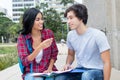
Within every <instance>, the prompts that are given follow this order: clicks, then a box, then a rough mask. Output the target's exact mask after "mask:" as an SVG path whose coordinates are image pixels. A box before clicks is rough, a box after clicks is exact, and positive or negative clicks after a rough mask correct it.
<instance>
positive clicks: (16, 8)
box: [12, 0, 40, 23]
mask: <svg viewBox="0 0 120 80" xmlns="http://www.w3.org/2000/svg"><path fill="white" fill-rule="evenodd" d="M39 3H40V0H12V20H13V22H17V23H18V22H19V19H20V16H21V15H22V14H23V10H24V9H25V8H31V7H35V6H37V5H39Z"/></svg>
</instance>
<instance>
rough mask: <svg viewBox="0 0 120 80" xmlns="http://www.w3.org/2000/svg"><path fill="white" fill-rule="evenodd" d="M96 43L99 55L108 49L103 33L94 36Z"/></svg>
mask: <svg viewBox="0 0 120 80" xmlns="http://www.w3.org/2000/svg"><path fill="white" fill-rule="evenodd" d="M96 43H97V46H98V48H99V50H100V53H102V52H104V51H106V50H109V49H110V45H109V43H108V40H107V37H106V35H105V34H104V33H103V32H98V34H97V35H96Z"/></svg>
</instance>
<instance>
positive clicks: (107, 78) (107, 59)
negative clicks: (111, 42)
mask: <svg viewBox="0 0 120 80" xmlns="http://www.w3.org/2000/svg"><path fill="white" fill-rule="evenodd" d="M101 58H102V60H103V64H104V68H103V73H104V80H110V74H111V62H110V51H109V50H106V51H104V52H102V53H101Z"/></svg>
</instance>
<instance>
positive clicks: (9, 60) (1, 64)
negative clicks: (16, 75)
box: [0, 46, 18, 71]
mask: <svg viewBox="0 0 120 80" xmlns="http://www.w3.org/2000/svg"><path fill="white" fill-rule="evenodd" d="M0 55H2V56H0V71H1V70H3V69H5V68H7V67H10V66H12V65H14V64H16V63H18V56H17V48H16V46H9V47H0Z"/></svg>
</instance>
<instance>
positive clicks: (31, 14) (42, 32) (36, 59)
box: [17, 8, 58, 80]
mask: <svg viewBox="0 0 120 80" xmlns="http://www.w3.org/2000/svg"><path fill="white" fill-rule="evenodd" d="M22 23H23V29H22V30H21V34H20V35H19V37H18V42H17V49H18V56H19V58H20V59H21V61H22V64H23V65H24V66H25V70H24V73H23V75H22V77H23V80H31V76H30V75H29V73H30V71H31V69H32V72H33V73H39V72H41V73H49V72H51V71H56V70H57V69H56V67H55V65H54V63H55V61H56V60H57V54H58V48H57V46H56V42H55V39H54V35H53V32H52V31H51V30H49V29H45V27H44V20H43V15H42V13H41V12H40V11H39V10H38V9H35V8H30V9H28V10H26V11H25V13H24V15H23V21H22ZM26 40H29V41H30V42H31V45H32V53H30V51H29V50H28V47H27V44H26ZM31 64H32V68H31V66H30V65H31ZM42 79H43V78H42V77H41V80H42ZM34 80H36V79H34ZM39 80H40V79H39Z"/></svg>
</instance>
